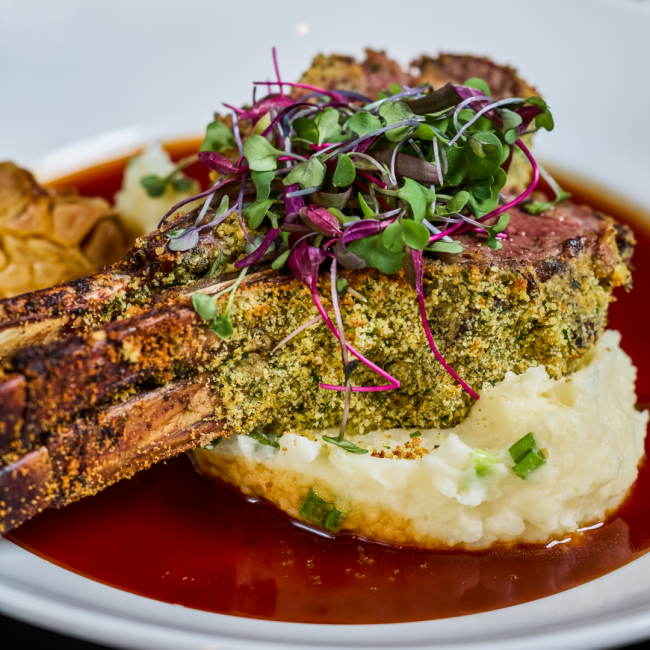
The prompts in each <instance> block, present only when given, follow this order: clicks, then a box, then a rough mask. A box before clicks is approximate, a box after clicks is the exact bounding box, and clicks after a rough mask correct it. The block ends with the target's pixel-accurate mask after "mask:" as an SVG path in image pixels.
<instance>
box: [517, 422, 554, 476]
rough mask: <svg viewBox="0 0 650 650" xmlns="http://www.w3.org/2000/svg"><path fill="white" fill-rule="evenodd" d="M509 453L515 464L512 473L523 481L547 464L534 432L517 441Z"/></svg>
mask: <svg viewBox="0 0 650 650" xmlns="http://www.w3.org/2000/svg"><path fill="white" fill-rule="evenodd" d="M508 451H509V452H510V456H511V457H512V460H513V461H514V462H515V464H514V466H513V468H512V471H513V472H514V473H515V474H516V475H517V476H518V477H519V478H521V479H526V478H528V476H529V475H530V474H531V473H532V472H534V471H535V470H536V469H539V468H540V467H541V466H542V465H543V464H544V463H545V462H546V459H545V458H544V456H543V455H542V452H541V451H540V450H539V447H538V446H537V440H535V436H534V435H533V433H532V432H531V433H527V434H526V435H525V436H524V437H523V438H520V439H519V440H517V442H515V444H514V445H512V447H510V449H509V450H508Z"/></svg>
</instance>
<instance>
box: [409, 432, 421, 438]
mask: <svg viewBox="0 0 650 650" xmlns="http://www.w3.org/2000/svg"><path fill="white" fill-rule="evenodd" d="M409 435H410V436H411V438H419V437H420V436H421V435H422V433H421V432H420V431H414V432H413V433H411V434H409Z"/></svg>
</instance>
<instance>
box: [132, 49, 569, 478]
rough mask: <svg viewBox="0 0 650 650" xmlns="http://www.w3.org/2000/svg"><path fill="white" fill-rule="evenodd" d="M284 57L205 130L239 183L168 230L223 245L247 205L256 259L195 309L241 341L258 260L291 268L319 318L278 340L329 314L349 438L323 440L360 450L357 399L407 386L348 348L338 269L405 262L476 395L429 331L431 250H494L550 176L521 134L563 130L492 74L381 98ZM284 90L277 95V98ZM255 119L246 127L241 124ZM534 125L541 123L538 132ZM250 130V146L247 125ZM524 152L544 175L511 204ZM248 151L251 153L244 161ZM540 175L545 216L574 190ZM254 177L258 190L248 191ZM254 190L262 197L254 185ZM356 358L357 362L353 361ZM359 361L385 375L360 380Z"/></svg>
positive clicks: (184, 246)
mask: <svg viewBox="0 0 650 650" xmlns="http://www.w3.org/2000/svg"><path fill="white" fill-rule="evenodd" d="M274 65H275V68H276V74H277V81H275V82H264V83H261V82H255V84H256V85H257V86H264V85H267V87H268V88H269V94H268V95H267V96H266V97H263V98H262V99H260V100H257V101H254V102H253V106H252V107H251V108H250V109H246V110H244V109H239V108H235V107H230V106H228V108H231V109H232V110H233V113H232V124H233V129H232V130H231V129H230V128H229V127H228V126H227V125H226V124H225V123H224V121H223V120H220V119H217V120H215V121H214V122H212V123H211V124H209V125H208V127H207V130H206V137H205V140H204V142H203V144H202V146H201V152H202V153H201V154H199V157H200V160H201V161H202V162H203V163H204V164H205V165H206V166H207V167H208V168H209V169H210V170H211V171H213V172H216V173H218V174H220V175H221V176H222V177H223V176H227V177H228V178H221V179H220V180H219V181H217V183H215V185H214V186H213V187H212V188H211V189H209V190H207V191H206V192H203V193H202V194H199V195H198V196H196V197H192V199H188V200H186V201H182V202H180V203H179V204H177V205H176V206H174V207H173V208H172V209H171V210H170V211H169V213H168V214H167V215H165V216H164V217H163V219H162V221H161V225H162V223H164V221H165V219H166V218H167V217H168V216H169V215H170V214H172V213H173V212H174V211H175V210H177V209H178V208H179V207H181V206H182V205H184V204H185V203H187V202H189V201H190V200H195V199H197V198H202V197H205V198H206V202H205V204H204V206H203V209H202V210H201V212H200V215H199V217H198V218H197V220H196V223H195V225H194V226H193V227H191V228H188V229H186V230H177V231H174V232H173V233H169V234H168V235H167V237H168V245H169V248H170V249H171V250H175V251H185V250H189V249H190V248H193V247H194V246H196V245H197V243H198V242H199V241H201V240H205V241H207V242H211V243H213V244H215V245H217V241H216V240H215V239H213V238H212V234H211V233H214V234H215V235H216V232H217V228H218V226H219V224H220V223H221V222H222V221H223V220H224V219H226V218H227V217H228V215H230V214H231V213H233V212H236V213H237V216H238V219H239V225H240V228H241V230H242V231H243V234H244V237H245V239H246V246H245V251H246V255H245V257H243V258H241V259H239V260H237V261H235V267H236V268H239V269H242V275H240V277H239V279H238V280H237V282H236V283H235V284H234V285H233V286H232V287H231V288H229V289H226V290H225V291H224V292H221V293H220V294H217V295H216V296H205V295H203V294H195V295H194V296H193V299H192V300H193V304H194V307H195V309H196V311H197V312H198V313H199V315H200V316H201V317H202V318H205V319H206V320H208V321H211V326H210V328H211V329H212V330H213V331H214V332H216V333H217V335H218V336H220V337H221V338H228V337H229V336H231V335H232V324H231V322H230V308H231V306H232V301H233V299H234V295H235V291H236V288H237V286H238V284H239V282H241V280H242V278H243V275H244V273H245V272H246V270H247V269H248V268H249V267H250V266H251V265H252V264H256V263H258V262H261V261H263V260H264V259H266V258H267V256H269V257H270V261H271V265H272V267H273V268H274V269H280V268H283V267H286V266H288V268H289V270H290V271H291V272H292V273H293V275H294V276H295V277H296V278H297V279H298V280H299V281H300V282H302V283H304V284H305V285H306V286H307V287H308V288H309V290H310V292H311V295H312V298H313V300H314V303H315V305H316V307H317V308H318V311H319V316H317V317H316V319H312V320H311V321H309V323H307V324H305V325H303V326H301V328H298V330H296V332H294V333H293V334H290V335H289V336H288V337H286V338H285V339H284V340H283V342H282V343H281V344H279V345H280V346H281V345H282V344H284V343H285V342H286V341H288V340H289V339H290V338H292V336H294V335H295V333H297V332H298V331H301V330H302V328H304V327H306V326H308V325H309V324H313V323H315V322H317V321H318V320H319V319H322V320H323V322H324V323H325V324H326V326H327V327H328V329H329V330H330V331H331V332H332V334H333V335H334V336H335V337H336V338H337V339H338V340H339V341H340V346H341V357H342V361H343V364H342V379H343V384H342V385H330V384H320V386H321V388H323V389H325V390H335V391H343V392H344V393H345V396H344V406H343V417H342V424H341V430H340V433H339V436H338V437H336V438H331V437H328V436H325V437H324V438H323V439H324V440H325V441H326V442H328V443H330V444H335V445H337V446H338V447H340V448H341V449H344V450H346V451H349V452H351V453H366V452H367V450H365V449H360V448H359V447H357V446H356V445H354V444H353V443H351V442H349V441H347V440H346V439H345V427H346V422H347V417H348V412H349V405H350V396H351V393H353V392H377V391H383V390H394V389H396V388H399V382H398V381H397V380H396V379H395V378H394V377H392V376H391V375H390V374H388V373H387V372H386V371H384V370H382V369H381V368H379V367H378V366H376V365H375V364H373V363H372V362H371V361H370V360H368V359H366V358H365V357H363V355H361V354H360V353H359V352H357V351H356V350H355V349H354V348H353V347H351V346H350V345H349V344H348V343H347V341H346V336H345V331H344V319H343V314H342V313H341V309H340V307H339V300H340V299H341V298H342V297H343V296H344V295H345V293H346V291H348V289H349V290H350V291H352V289H351V288H348V286H347V281H346V280H345V279H343V278H339V277H338V275H337V269H338V268H339V267H343V268H345V269H352V270H354V269H363V268H374V269H377V270H379V271H380V272H382V273H386V274H392V273H397V272H399V271H400V270H403V271H404V274H405V277H406V279H407V280H408V281H409V282H410V283H411V285H412V286H413V288H414V289H415V293H416V296H417V300H418V304H419V309H420V316H421V319H422V326H423V328H424V331H425V334H426V337H427V340H428V342H429V346H430V348H431V350H432V352H433V354H434V355H435V357H436V359H437V360H438V361H439V362H440V363H441V364H442V366H443V367H444V368H445V370H446V371H447V372H448V373H449V374H450V375H451V376H452V377H453V378H454V379H455V380H456V381H458V382H459V383H460V385H461V386H462V387H463V389H464V390H465V391H467V392H468V393H469V395H470V396H471V397H472V398H474V399H478V394H477V393H476V392H475V391H474V390H473V389H472V388H471V387H470V386H469V385H468V384H467V383H466V382H465V381H464V380H463V379H462V378H461V377H460V376H459V375H458V374H457V373H456V372H455V371H454V370H453V368H451V367H450V366H449V364H447V362H446V361H445V360H444V358H443V357H442V355H441V354H440V353H439V352H438V350H437V348H436V345H435V342H434V340H433V337H432V335H431V331H430V329H429V326H428V322H427V314H426V310H425V300H424V289H423V277H424V265H425V262H424V257H425V256H429V255H438V254H448V255H455V254H458V253H461V252H462V251H463V243H462V241H461V240H459V239H458V236H460V235H469V236H472V237H476V238H479V239H480V240H481V241H482V242H484V244H485V245H486V246H488V247H489V248H493V249H495V250H496V249H499V248H501V247H502V246H503V242H504V241H505V239H506V238H507V226H508V219H509V217H508V210H509V209H511V208H513V207H514V206H516V205H518V204H519V203H522V201H524V200H525V199H526V198H527V197H528V196H529V195H530V194H531V192H532V191H533V189H534V188H535V186H536V185H537V181H538V178H539V174H540V170H539V169H538V166H537V164H536V162H535V160H534V159H533V157H532V155H531V154H530V152H529V151H528V148H527V147H526V145H525V144H524V143H523V142H522V140H521V138H520V136H521V135H522V134H524V133H529V132H530V130H537V129H540V128H545V129H547V130H549V131H550V130H552V129H553V127H554V124H553V118H552V116H551V113H550V110H549V108H548V106H547V104H546V103H545V102H544V101H543V100H542V99H540V98H538V97H531V98H528V99H523V98H517V97H512V98H506V99H501V100H499V101H496V102H495V101H493V99H492V97H491V96H490V88H489V87H488V84H487V83H486V82H485V81H484V80H482V79H469V80H467V82H466V83H465V84H463V85H455V84H451V83H449V84H447V85H446V86H444V87H442V88H438V89H437V90H433V89H432V88H431V87H430V86H428V85H423V86H421V87H418V88H401V87H399V86H398V85H397V84H392V85H391V86H390V92H381V93H380V94H379V96H378V97H377V99H376V101H371V100H369V99H368V98H367V97H364V96H363V95H359V94H358V93H354V92H349V91H329V90H324V89H320V88H317V87H314V86H309V85H306V84H300V83H298V84H293V83H289V82H286V81H283V80H282V79H281V78H280V76H279V69H278V66H277V59H276V58H275V52H274ZM272 86H275V87H276V88H277V89H278V92H271V89H272ZM287 86H289V87H298V88H303V89H306V90H309V91H311V92H310V94H309V95H307V96H306V97H304V98H303V99H302V100H301V101H299V102H295V101H294V100H293V99H291V97H290V96H289V95H287V94H285V92H284V90H285V87H287ZM245 122H247V126H246V129H242V130H241V131H240V125H243V123H245ZM533 122H534V129H530V127H531V125H532V124H533ZM251 132H252V134H251V135H248V137H246V138H245V139H244V141H243V142H242V137H241V133H251ZM513 147H514V148H516V149H519V150H520V151H521V152H522V153H523V154H524V156H526V157H527V158H528V160H529V161H530V164H531V166H532V168H533V180H532V182H531V184H530V186H529V187H528V188H527V189H526V190H525V191H524V192H523V193H522V194H521V195H519V196H517V197H516V198H514V199H512V200H510V201H509V202H506V201H505V200H501V195H500V192H501V190H502V189H503V187H504V185H505V183H506V181H507V172H506V169H507V168H508V165H509V160H510V158H511V155H512V153H513ZM237 150H238V151H239V155H240V158H239V160H238V162H237V163H236V164H235V163H234V162H233V160H234V156H233V154H235V153H236V151H237ZM541 173H542V174H544V175H545V177H546V180H547V181H548V182H549V184H550V185H551V187H552V188H553V190H554V191H555V193H556V196H555V200H553V201H549V202H545V203H540V202H535V203H528V204H527V206H526V209H527V210H528V211H529V212H531V213H534V214H537V213H538V212H539V211H541V210H543V209H546V208H548V207H550V206H552V205H556V204H557V203H559V202H560V201H561V200H563V199H564V198H565V197H566V196H567V195H566V193H563V192H562V191H561V190H560V189H559V187H557V184H556V183H555V184H554V181H552V179H550V176H548V175H547V174H546V172H544V171H543V170H541ZM249 177H250V179H251V181H252V184H251V183H249V184H248V187H247V186H246V180H247V178H249ZM174 178H177V177H171V178H170V179H169V181H165V182H172V181H173V180H174ZM181 178H182V177H181ZM549 179H550V180H549ZM143 180H144V179H143ZM163 180H164V179H163ZM143 184H144V185H148V186H149V188H150V189H149V191H153V192H154V193H155V192H159V191H160V190H161V186H160V182H159V180H158V179H155V180H152V179H149V180H147V181H146V183H144V182H143ZM177 184H178V178H177ZM227 184H234V186H235V187H237V186H238V187H239V192H238V199H237V200H236V201H235V202H234V203H233V204H232V205H231V204H230V203H229V201H228V199H227V197H224V199H223V200H222V203H221V205H220V206H219V208H218V210H217V211H216V213H215V214H214V215H213V217H212V218H211V219H210V221H208V223H205V224H204V223H203V222H204V221H205V220H206V219H205V218H204V217H205V215H206V214H207V211H208V209H209V208H210V206H211V200H212V196H213V194H214V193H215V192H217V191H218V190H219V189H221V188H223V187H224V186H225V185H227ZM252 186H254V191H253V192H251V191H250V190H249V189H248V188H251V187H252ZM163 191H164V187H163ZM245 192H246V197H245V198H246V203H244V194H245ZM229 194H230V195H231V196H232V195H233V192H232V191H231V192H229ZM247 228H250V229H251V230H258V229H266V234H264V230H263V231H262V233H249V232H248V229H247ZM451 235H453V236H454V238H453V239H452V237H451ZM219 260H222V257H221V253H220V254H219V257H218V259H217V262H215V263H214V264H213V267H212V268H211V270H210V272H209V274H210V275H211V274H212V273H214V272H215V271H216V269H217V268H218V267H219V265H220V264H221V263H223V260H222V261H221V262H220V261H219ZM327 265H329V271H330V275H331V277H330V286H331V302H332V304H331V308H332V309H333V313H334V319H333V320H334V322H333V321H332V320H330V318H329V316H328V315H327V311H328V309H329V308H330V307H328V308H327V309H326V308H325V307H324V306H323V304H322V302H321V297H320V295H319V293H318V276H319V270H320V271H324V270H326V269H327ZM226 292H230V298H229V300H228V305H227V307H226V309H225V310H224V312H223V313H222V314H217V307H216V300H217V298H218V297H219V296H220V295H222V294H223V293H226ZM348 353H350V355H352V356H353V357H354V359H350V358H348ZM358 362H361V363H363V364H364V365H366V366H367V367H368V368H370V369H371V370H373V372H375V373H377V374H378V375H379V376H380V377H382V378H383V379H384V380H385V381H386V383H385V384H383V385H378V386H358V385H353V383H354V381H353V380H354V377H355V374H354V370H355V369H356V364H357V363H358ZM413 435H414V434H413ZM536 453H537V452H536ZM529 455H530V454H529ZM527 458H528V456H527ZM540 458H541V457H540ZM542 461H543V458H542ZM526 462H528V463H530V462H532V461H531V460H530V459H529V460H528V461H526ZM536 462H537V461H536ZM516 466H517V465H516Z"/></svg>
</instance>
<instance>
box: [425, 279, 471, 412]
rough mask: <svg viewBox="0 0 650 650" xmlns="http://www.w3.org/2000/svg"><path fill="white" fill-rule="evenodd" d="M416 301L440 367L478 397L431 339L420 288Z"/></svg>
mask: <svg viewBox="0 0 650 650" xmlns="http://www.w3.org/2000/svg"><path fill="white" fill-rule="evenodd" d="M417 294H418V303H419V304H420V316H421V317H422V327H424V332H425V334H426V335H427V340H428V341H429V346H430V347H431V350H432V352H433V354H434V355H435V357H436V359H438V361H440V363H441V364H442V367H443V368H444V369H445V370H446V371H447V372H448V373H449V374H450V375H451V376H452V377H453V378H454V379H455V380H456V381H457V382H458V383H459V384H460V385H461V386H462V387H463V388H464V389H465V390H466V391H467V392H468V393H469V394H470V395H471V396H472V397H473V398H474V399H479V396H478V394H477V393H476V392H474V391H473V390H472V389H471V388H470V387H469V386H468V385H467V384H466V383H465V382H464V381H463V380H462V379H461V378H460V377H459V376H458V374H457V373H456V372H455V371H454V369H453V368H452V367H451V366H450V365H449V364H448V363H447V362H446V361H445V360H444V358H443V356H442V355H441V354H440V352H438V348H437V347H436V344H435V343H434V341H433V336H432V335H431V330H430V329H429V322H428V321H427V312H426V309H425V308H424V294H423V293H422V290H421V289H420V290H419V291H418V292H417Z"/></svg>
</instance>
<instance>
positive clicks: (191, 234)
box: [168, 229, 199, 251]
mask: <svg viewBox="0 0 650 650" xmlns="http://www.w3.org/2000/svg"><path fill="white" fill-rule="evenodd" d="M198 243H199V231H198V230H194V229H189V230H187V231H184V232H183V233H182V234H181V235H179V236H178V237H170V239H169V243H168V246H169V250H170V251H189V250H191V249H192V248H194V247H195V246H196V245H197V244H198Z"/></svg>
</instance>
